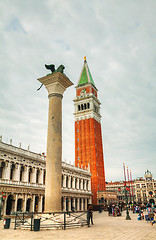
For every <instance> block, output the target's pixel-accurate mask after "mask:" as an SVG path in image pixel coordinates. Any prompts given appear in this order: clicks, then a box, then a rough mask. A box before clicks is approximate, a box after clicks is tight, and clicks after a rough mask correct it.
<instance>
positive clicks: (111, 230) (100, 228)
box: [0, 212, 156, 240]
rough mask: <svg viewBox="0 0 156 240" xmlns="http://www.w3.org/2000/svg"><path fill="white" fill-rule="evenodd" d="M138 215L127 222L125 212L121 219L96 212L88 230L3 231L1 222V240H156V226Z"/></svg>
mask: <svg viewBox="0 0 156 240" xmlns="http://www.w3.org/2000/svg"><path fill="white" fill-rule="evenodd" d="M137 215H138V214H133V213H130V216H131V218H132V220H125V212H124V214H123V216H121V217H109V216H108V215H107V212H102V213H98V212H94V217H93V218H94V225H93V226H91V227H90V228H88V227H87V226H84V227H82V228H75V229H68V230H41V231H39V232H34V231H30V230H20V229H19V230H14V229H13V227H14V225H13V224H11V228H10V229H3V221H1V222H0V239H1V240H4V239H5V240H8V239H16V240H19V239H21V240H22V239H26V240H27V239H28V240H30V239H38V240H42V239H44V240H49V239H53V240H60V239H61V240H66V239H68V240H70V239H71V240H86V239H89V240H93V239H94V240H96V239H98V240H127V239H128V240H151V239H152V240H154V239H156V224H154V225H153V227H152V226H151V224H150V223H149V222H148V223H147V222H146V221H144V220H142V221H138V220H137Z"/></svg>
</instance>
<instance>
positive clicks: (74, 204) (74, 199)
mask: <svg viewBox="0 0 156 240" xmlns="http://www.w3.org/2000/svg"><path fill="white" fill-rule="evenodd" d="M73 209H74V210H75V198H73Z"/></svg>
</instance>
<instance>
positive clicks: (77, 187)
mask: <svg viewBox="0 0 156 240" xmlns="http://www.w3.org/2000/svg"><path fill="white" fill-rule="evenodd" d="M79 181H80V179H79V178H77V186H76V189H79Z"/></svg>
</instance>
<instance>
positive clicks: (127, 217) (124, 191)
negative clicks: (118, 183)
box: [118, 184, 131, 220]
mask: <svg viewBox="0 0 156 240" xmlns="http://www.w3.org/2000/svg"><path fill="white" fill-rule="evenodd" d="M124 185H125V184H124ZM118 191H119V192H121V188H120V187H119V188H118ZM128 191H129V187H127V186H126V185H125V188H124V190H123V191H122V193H124V194H125V200H126V220H131V218H130V216H129V210H128V196H127V192H128Z"/></svg>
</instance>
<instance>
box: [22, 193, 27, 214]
mask: <svg viewBox="0 0 156 240" xmlns="http://www.w3.org/2000/svg"><path fill="white" fill-rule="evenodd" d="M26 207H27V195H25V196H24V197H23V206H22V211H23V212H26Z"/></svg>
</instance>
